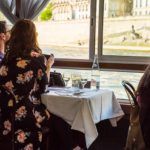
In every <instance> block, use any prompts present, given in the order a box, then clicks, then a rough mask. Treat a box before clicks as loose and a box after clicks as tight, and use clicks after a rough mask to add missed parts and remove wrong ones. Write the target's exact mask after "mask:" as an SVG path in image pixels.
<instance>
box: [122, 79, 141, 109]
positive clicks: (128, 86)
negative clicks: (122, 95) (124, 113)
mask: <svg viewBox="0 0 150 150" xmlns="http://www.w3.org/2000/svg"><path fill="white" fill-rule="evenodd" d="M122 85H123V87H124V89H125V91H126V93H127V96H128V98H129V101H130V103H131V105H132V106H135V105H138V102H137V100H136V94H135V88H134V86H133V85H132V84H131V83H130V82H128V81H125V80H123V81H122Z"/></svg>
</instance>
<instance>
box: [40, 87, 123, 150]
mask: <svg viewBox="0 0 150 150" xmlns="http://www.w3.org/2000/svg"><path fill="white" fill-rule="evenodd" d="M42 102H43V103H44V104H45V105H46V106H47V109H48V110H49V111H50V112H51V113H53V114H55V115H57V116H59V117H61V118H63V119H64V120H65V121H66V122H68V123H69V124H70V125H71V128H72V129H74V130H78V131H81V132H83V133H84V134H85V138H86V145H87V148H88V147H89V146H90V145H91V144H92V143H93V141H94V140H95V139H96V138H97V136H98V132H97V129H96V126H95V123H98V122H100V121H101V120H105V119H109V120H110V122H111V124H112V126H116V125H117V121H118V119H120V118H121V117H122V116H123V115H124V113H123V111H122V109H121V107H120V105H119V103H118V101H117V100H116V98H115V95H114V92H113V91H110V90H105V89H100V90H95V91H92V90H90V89H83V90H80V91H77V92H74V90H72V89H71V88H56V89H54V88H51V89H50V92H48V93H46V94H43V95H42Z"/></svg>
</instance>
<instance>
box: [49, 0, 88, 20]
mask: <svg viewBox="0 0 150 150" xmlns="http://www.w3.org/2000/svg"><path fill="white" fill-rule="evenodd" d="M52 4H53V20H73V19H87V18H89V16H90V2H89V0H53V1H52Z"/></svg>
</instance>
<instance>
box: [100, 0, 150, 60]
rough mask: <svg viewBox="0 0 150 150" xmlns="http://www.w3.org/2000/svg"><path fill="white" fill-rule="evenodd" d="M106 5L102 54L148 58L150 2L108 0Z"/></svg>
mask: <svg viewBox="0 0 150 150" xmlns="http://www.w3.org/2000/svg"><path fill="white" fill-rule="evenodd" d="M105 5H106V6H105V7H106V8H107V9H105V12H104V32H103V33H104V34H103V37H104V38H103V54H104V55H118V56H146V57H149V56H150V48H149V46H150V18H149V13H148V12H150V3H148V2H147V3H145V0H126V1H122V0H120V1H107V0H105ZM141 6H142V7H141Z"/></svg>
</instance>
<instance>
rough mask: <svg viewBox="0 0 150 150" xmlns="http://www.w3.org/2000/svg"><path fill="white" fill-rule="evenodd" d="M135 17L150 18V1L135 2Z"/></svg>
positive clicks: (140, 0)
mask: <svg viewBox="0 0 150 150" xmlns="http://www.w3.org/2000/svg"><path fill="white" fill-rule="evenodd" d="M133 15H134V16H149V15H150V0H133Z"/></svg>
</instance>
